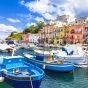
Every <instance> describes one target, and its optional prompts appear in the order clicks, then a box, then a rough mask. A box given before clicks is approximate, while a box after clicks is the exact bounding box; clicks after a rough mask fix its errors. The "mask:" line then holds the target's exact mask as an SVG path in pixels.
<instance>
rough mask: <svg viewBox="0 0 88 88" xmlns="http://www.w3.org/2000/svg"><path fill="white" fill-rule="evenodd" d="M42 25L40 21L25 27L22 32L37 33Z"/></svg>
mask: <svg viewBox="0 0 88 88" xmlns="http://www.w3.org/2000/svg"><path fill="white" fill-rule="evenodd" d="M43 26H44V22H42V21H40V22H38V23H37V26H34V25H31V26H30V27H28V28H25V29H24V31H23V32H24V33H25V34H27V33H38V31H39V30H40V29H42V28H43Z"/></svg>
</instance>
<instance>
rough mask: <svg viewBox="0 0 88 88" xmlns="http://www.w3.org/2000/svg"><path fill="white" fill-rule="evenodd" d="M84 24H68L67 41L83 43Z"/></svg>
mask: <svg viewBox="0 0 88 88" xmlns="http://www.w3.org/2000/svg"><path fill="white" fill-rule="evenodd" d="M84 29H85V26H84V25H82V24H75V25H71V26H69V31H68V32H67V33H66V42H67V43H83V35H84Z"/></svg>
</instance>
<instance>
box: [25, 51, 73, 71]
mask: <svg viewBox="0 0 88 88" xmlns="http://www.w3.org/2000/svg"><path fill="white" fill-rule="evenodd" d="M24 56H25V57H26V60H27V61H28V62H30V63H32V64H35V65H37V66H39V67H40V68H43V69H46V70H52V71H61V72H70V71H73V70H74V69H75V66H74V65H73V64H71V63H67V62H62V61H61V60H54V58H53V57H52V56H51V55H49V54H45V55H44V54H38V53H37V54H36V56H33V55H30V54H28V53H25V54H24Z"/></svg>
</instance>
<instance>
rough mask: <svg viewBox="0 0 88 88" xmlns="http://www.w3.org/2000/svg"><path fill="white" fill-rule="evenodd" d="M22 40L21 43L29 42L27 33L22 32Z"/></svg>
mask: <svg viewBox="0 0 88 88" xmlns="http://www.w3.org/2000/svg"><path fill="white" fill-rule="evenodd" d="M22 42H23V43H28V42H29V34H24V35H23V36H22Z"/></svg>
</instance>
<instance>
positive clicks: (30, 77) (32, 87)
mask: <svg viewBox="0 0 88 88" xmlns="http://www.w3.org/2000/svg"><path fill="white" fill-rule="evenodd" d="M30 80H31V88H33V84H32V78H31V77H30Z"/></svg>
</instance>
